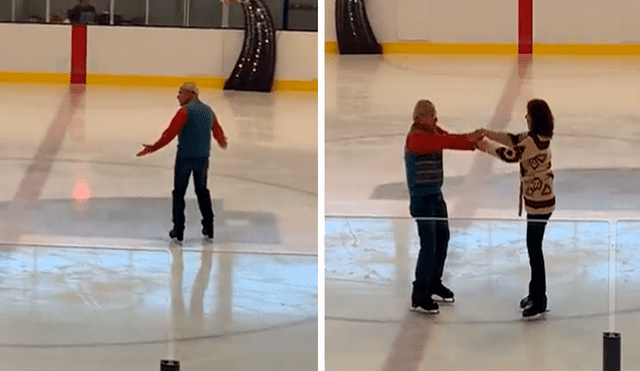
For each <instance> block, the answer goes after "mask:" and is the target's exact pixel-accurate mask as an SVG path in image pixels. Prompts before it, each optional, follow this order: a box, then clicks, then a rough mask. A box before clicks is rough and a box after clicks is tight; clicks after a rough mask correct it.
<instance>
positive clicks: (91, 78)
mask: <svg viewBox="0 0 640 371" xmlns="http://www.w3.org/2000/svg"><path fill="white" fill-rule="evenodd" d="M185 82H193V83H195V84H196V86H198V87H201V88H213V89H222V88H223V87H224V79H223V78H221V77H213V76H211V77H197V76H184V77H177V76H140V75H102V74H87V85H120V86H161V87H176V86H180V85H182V84H184V83H185Z"/></svg>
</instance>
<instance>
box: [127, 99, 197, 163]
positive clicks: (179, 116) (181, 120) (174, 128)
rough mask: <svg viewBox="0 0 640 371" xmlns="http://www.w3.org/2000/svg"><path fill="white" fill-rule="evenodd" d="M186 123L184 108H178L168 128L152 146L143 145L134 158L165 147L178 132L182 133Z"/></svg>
mask: <svg viewBox="0 0 640 371" xmlns="http://www.w3.org/2000/svg"><path fill="white" fill-rule="evenodd" d="M186 123H187V110H186V109H184V108H180V109H179V110H178V112H176V115H175V116H173V119H172V120H171V124H169V127H168V128H167V129H166V130H165V131H164V132H163V133H162V135H161V136H160V139H158V140H157V141H156V142H155V143H154V144H143V146H144V148H143V149H142V151H140V152H138V154H137V155H136V156H138V157H140V156H144V155H146V154H149V153H153V152H155V151H157V150H159V149H160V148H162V147H164V146H166V145H167V144H169V143H170V142H171V141H172V140H173V138H175V137H176V136H178V134H180V132H181V131H182V128H184V125H185V124H186Z"/></svg>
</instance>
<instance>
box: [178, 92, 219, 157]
mask: <svg viewBox="0 0 640 371" xmlns="http://www.w3.org/2000/svg"><path fill="white" fill-rule="evenodd" d="M183 108H184V109H186V110H187V114H188V117H187V123H186V124H185V125H184V127H183V128H182V131H181V132H180V134H179V135H178V157H183V158H184V157H189V158H207V157H209V152H210V149H211V122H212V120H213V118H214V113H213V110H212V109H211V107H209V106H208V105H206V104H204V103H202V102H201V101H199V100H197V99H195V100H193V101H191V102H189V103H187V104H186V105H184V106H183Z"/></svg>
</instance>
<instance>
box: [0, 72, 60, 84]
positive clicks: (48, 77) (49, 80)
mask: <svg viewBox="0 0 640 371" xmlns="http://www.w3.org/2000/svg"><path fill="white" fill-rule="evenodd" d="M69 78H70V77H69V74H68V73H50V72H13V71H12V72H2V71H0V82H35V83H41V84H65V83H66V84H68V83H69Z"/></svg>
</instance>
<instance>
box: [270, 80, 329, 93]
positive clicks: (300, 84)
mask: <svg viewBox="0 0 640 371" xmlns="http://www.w3.org/2000/svg"><path fill="white" fill-rule="evenodd" d="M273 90H274V91H318V80H313V81H295V80H281V81H278V80H276V82H275V83H274V84H273Z"/></svg>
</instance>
